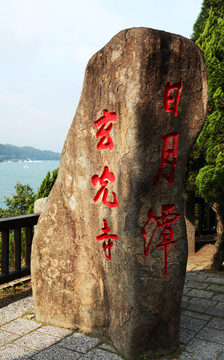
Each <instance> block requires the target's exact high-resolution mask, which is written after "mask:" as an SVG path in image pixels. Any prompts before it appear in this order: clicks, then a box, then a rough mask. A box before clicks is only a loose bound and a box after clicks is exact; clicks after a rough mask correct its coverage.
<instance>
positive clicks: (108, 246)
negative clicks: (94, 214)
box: [96, 219, 118, 260]
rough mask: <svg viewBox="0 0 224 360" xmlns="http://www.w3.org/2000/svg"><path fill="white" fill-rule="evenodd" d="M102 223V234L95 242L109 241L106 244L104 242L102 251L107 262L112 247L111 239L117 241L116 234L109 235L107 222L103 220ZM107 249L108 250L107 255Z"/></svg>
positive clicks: (109, 258)
mask: <svg viewBox="0 0 224 360" xmlns="http://www.w3.org/2000/svg"><path fill="white" fill-rule="evenodd" d="M103 223H104V227H103V228H102V230H103V234H101V235H99V236H97V237H96V240H97V241H102V240H104V239H109V240H108V243H106V242H105V241H104V242H103V250H104V253H105V256H106V258H107V259H108V260H111V248H112V246H113V241H111V239H114V240H118V236H117V235H116V234H109V232H110V227H109V226H108V223H107V220H105V219H104V220H103ZM107 249H108V253H107Z"/></svg>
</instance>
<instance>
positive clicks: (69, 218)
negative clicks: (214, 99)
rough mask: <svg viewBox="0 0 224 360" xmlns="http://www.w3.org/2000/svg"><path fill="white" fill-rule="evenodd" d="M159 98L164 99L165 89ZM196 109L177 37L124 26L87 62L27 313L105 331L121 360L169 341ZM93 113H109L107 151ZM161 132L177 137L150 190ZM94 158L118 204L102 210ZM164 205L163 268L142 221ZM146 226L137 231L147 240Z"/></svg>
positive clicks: (195, 61)
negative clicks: (168, 239)
mask: <svg viewBox="0 0 224 360" xmlns="http://www.w3.org/2000/svg"><path fill="white" fill-rule="evenodd" d="M169 82H170V83H171V84H176V83H182V84H183V89H182V92H181V94H180V98H179V103H178V105H179V106H178V112H177V116H175V114H174V112H173V111H169V112H168V111H165V108H164V105H163V97H164V91H165V87H166V85H167V84H168V83H169ZM171 95H173V97H174V98H175V97H176V92H175V91H174V92H173V93H171V94H170V96H171ZM173 104H174V102H173V101H171V104H170V105H171V106H172V105H173ZM206 107H207V81H206V72H205V65H204V59H203V55H202V52H201V51H200V49H199V48H198V47H197V46H196V45H195V44H194V43H193V42H191V41H190V40H188V39H186V38H183V37H181V36H179V35H173V34H170V33H165V32H162V31H157V30H152V29H148V28H133V29H128V30H124V31H122V32H120V33H119V34H117V35H116V36H115V37H114V38H113V39H112V40H111V41H110V42H109V43H108V44H107V45H106V46H105V47H104V48H103V49H101V50H100V51H99V52H98V53H96V54H95V55H94V56H93V57H92V58H91V59H90V61H89V63H88V65H87V69H86V73H85V79H84V85H83V90H82V94H81V98H80V102H79V105H78V108H77V111H76V114H75V117H74V120H73V122H72V125H71V128H70V130H69V133H68V136H67V139H66V142H65V145H64V148H63V152H62V157H61V164H60V170H59V175H58V178H57V181H56V183H55V185H54V187H53V189H52V191H51V193H50V195H49V197H48V200H47V204H46V207H45V208H44V211H43V212H42V214H41V216H40V219H39V222H38V225H37V228H36V231H35V236H34V240H33V248H32V281H33V293H34V303H35V311H36V317H37V319H38V320H39V321H42V322H47V323H50V324H53V325H57V326H64V327H70V328H77V327H78V328H81V329H82V330H83V331H91V332H92V333H96V334H98V333H99V334H103V335H106V336H109V337H110V338H111V340H112V342H113V344H114V346H115V347H116V348H117V349H118V350H119V351H120V352H121V353H123V354H124V355H125V356H126V357H127V358H128V359H136V358H137V357H138V356H139V355H140V354H142V353H143V352H144V353H149V354H150V353H154V354H155V352H161V353H162V352H165V351H169V350H170V348H173V347H177V346H178V336H179V323H180V304H181V297H182V292H183V285H184V278H185V269H186V260H187V238H186V228H185V223H184V215H183V203H182V179H183V176H184V172H185V167H186V162H187V158H188V155H189V152H190V150H191V147H192V145H193V142H194V141H195V139H196V137H197V136H198V134H199V132H200V130H201V128H202V125H203V122H204V119H205V115H206ZM104 109H108V111H109V112H115V113H116V114H117V119H116V121H113V122H111V123H112V124H113V129H112V131H111V133H110V135H111V138H112V140H113V144H114V148H113V149H111V150H109V149H104V150H98V149H97V144H98V142H99V140H100V138H99V139H97V138H96V133H97V130H99V129H96V128H95V126H94V122H95V121H96V120H98V119H99V118H100V117H101V116H102V115H103V110H104ZM106 126H109V125H106ZM173 133H178V134H179V139H178V147H177V164H176V166H175V169H174V170H175V174H174V181H173V182H172V181H171V183H172V184H171V185H170V184H169V183H168V181H167V179H166V178H165V177H164V176H163V175H164V174H166V175H167V176H168V177H169V176H170V171H171V169H172V167H171V166H169V165H168V166H166V168H165V169H164V173H163V175H162V176H161V178H160V179H159V182H158V184H157V186H156V187H155V188H154V187H153V182H154V178H155V176H156V174H157V173H158V170H159V168H160V164H161V153H162V149H163V146H164V144H165V140H163V139H162V137H163V136H166V135H168V134H173ZM172 140H173V139H172V138H171V142H172ZM172 147H174V145H173V144H170V145H169V149H171V148H172ZM171 151H172V149H171ZM170 160H171V161H172V156H171V158H170ZM104 166H108V167H109V170H110V171H111V172H113V174H114V175H115V181H114V182H112V181H109V183H108V185H107V189H108V191H109V193H108V198H107V200H108V201H110V202H111V201H113V197H112V191H113V192H114V193H116V195H117V200H118V203H119V206H118V207H112V208H111V207H107V206H106V205H105V204H104V203H103V202H102V196H103V195H101V196H100V198H99V200H98V201H96V202H94V197H95V195H96V193H97V191H98V190H99V189H100V187H101V185H102V184H100V182H98V183H97V184H96V186H95V187H94V185H93V183H92V181H91V179H92V176H93V175H95V174H97V175H98V176H99V177H100V176H101V175H102V173H103V169H104ZM95 179H96V178H95ZM103 192H105V190H103ZM169 204H174V205H175V209H174V211H173V213H178V214H180V215H181V217H180V219H178V220H177V221H176V222H175V223H174V224H171V227H172V229H173V232H174V238H173V241H177V243H176V244H175V245H172V246H171V245H170V246H169V254H168V257H167V260H168V267H167V276H164V274H163V273H162V271H163V269H164V268H165V255H164V253H165V251H164V247H162V248H156V246H157V245H158V243H159V242H161V239H159V237H160V235H161V232H162V230H163V229H164V227H163V228H161V229H159V228H158V229H157V231H156V233H155V237H154V239H153V242H152V244H151V247H150V251H149V253H148V256H147V257H145V256H144V239H143V236H142V229H143V227H144V225H145V224H146V222H147V220H148V212H149V210H150V209H152V210H153V213H154V215H155V216H158V217H159V216H161V211H162V206H163V205H169ZM103 219H106V220H107V221H108V226H109V227H110V229H111V230H110V232H109V233H110V234H116V235H117V236H118V240H112V241H113V243H114V244H113V247H112V248H111V260H108V259H107V258H106V257H105V255H104V250H103V248H102V243H103V241H96V236H99V235H101V234H103V230H102V228H103V227H104V222H103ZM154 219H155V218H154ZM162 221H163V220H162ZM156 224H157V223H156V221H154V222H153V223H149V224H148V225H147V226H146V227H145V229H146V232H147V238H146V240H147V243H148V242H149V240H150V237H151V235H152V234H153V229H154V227H155V226H156ZM164 226H165V225H164ZM166 229H167V228H166ZM167 231H168V230H167ZM106 241H109V240H108V239H107V240H106ZM107 251H108V250H107Z"/></svg>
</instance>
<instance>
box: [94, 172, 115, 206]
mask: <svg viewBox="0 0 224 360" xmlns="http://www.w3.org/2000/svg"><path fill="white" fill-rule="evenodd" d="M105 179H107V180H105ZM91 180H92V184H93V186H96V185H97V183H98V181H99V183H100V185H101V188H100V189H99V190H98V191H97V193H96V195H95V197H94V202H97V200H98V199H99V197H100V195H101V194H102V193H103V199H102V201H103V203H104V205H106V206H107V207H110V208H115V207H118V205H119V204H118V202H117V195H116V193H115V192H113V191H112V195H113V201H111V202H110V201H107V196H108V192H109V190H108V189H107V184H108V180H109V181H111V182H114V181H115V176H114V174H113V173H112V172H110V171H109V168H108V166H104V169H103V172H102V175H101V176H100V177H99V176H98V175H97V174H96V175H93V176H92V178H91Z"/></svg>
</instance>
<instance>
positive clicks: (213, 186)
mask: <svg viewBox="0 0 224 360" xmlns="http://www.w3.org/2000/svg"><path fill="white" fill-rule="evenodd" d="M196 43H197V44H198V45H199V46H200V48H201V49H202V51H203V52H204V56H205V60H206V67H207V74H208V91H209V104H208V115H207V119H206V123H205V126H204V128H203V130H202V132H201V134H200V136H199V138H198V141H197V146H198V147H199V149H200V152H201V153H203V157H204V159H203V160H204V166H203V167H202V168H201V169H200V171H199V174H198V176H197V177H196V185H197V187H198V190H199V193H200V194H201V195H202V196H203V197H204V199H205V200H206V201H207V202H209V203H210V204H214V203H215V202H219V203H221V202H223V200H224V186H223V184H224V183H223V179H224V178H223V176H224V170H223V165H224V19H222V18H220V17H217V16H216V15H215V14H214V12H213V10H212V9H211V10H210V12H209V17H208V19H207V21H206V24H205V28H204V31H203V33H202V34H201V35H200V36H199V38H198V40H197V41H196Z"/></svg>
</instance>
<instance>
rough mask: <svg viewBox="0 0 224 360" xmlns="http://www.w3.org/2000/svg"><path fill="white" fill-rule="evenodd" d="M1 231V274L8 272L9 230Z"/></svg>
mask: <svg viewBox="0 0 224 360" xmlns="http://www.w3.org/2000/svg"><path fill="white" fill-rule="evenodd" d="M1 233H2V274H4V275H8V274H9V230H4V231H2V232H1Z"/></svg>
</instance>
